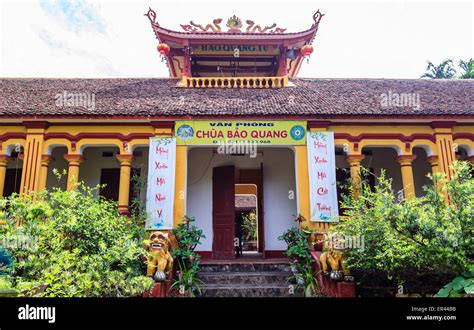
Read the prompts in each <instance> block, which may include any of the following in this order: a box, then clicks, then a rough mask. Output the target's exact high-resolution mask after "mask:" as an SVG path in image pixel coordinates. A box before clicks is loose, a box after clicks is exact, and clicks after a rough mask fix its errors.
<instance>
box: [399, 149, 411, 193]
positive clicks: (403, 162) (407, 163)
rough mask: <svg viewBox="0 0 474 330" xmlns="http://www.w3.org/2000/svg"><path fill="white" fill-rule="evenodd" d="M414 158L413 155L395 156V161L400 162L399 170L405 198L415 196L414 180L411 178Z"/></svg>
mask: <svg viewBox="0 0 474 330" xmlns="http://www.w3.org/2000/svg"><path fill="white" fill-rule="evenodd" d="M415 159H416V156H415V155H401V156H398V157H397V162H398V163H400V171H401V173H402V183H403V195H404V196H405V198H411V197H414V196H415V181H414V180H413V167H412V164H413V161H414V160H415Z"/></svg>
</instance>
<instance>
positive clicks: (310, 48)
mask: <svg viewBox="0 0 474 330" xmlns="http://www.w3.org/2000/svg"><path fill="white" fill-rule="evenodd" d="M312 53H313V46H311V45H304V46H303V47H302V48H301V55H303V56H304V57H306V58H307V60H308V62H309V57H310V56H311V54H312Z"/></svg>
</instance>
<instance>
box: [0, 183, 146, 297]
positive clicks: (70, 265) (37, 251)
mask: <svg viewBox="0 0 474 330" xmlns="http://www.w3.org/2000/svg"><path fill="white" fill-rule="evenodd" d="M0 210H1V211H2V213H1V214H2V217H3V219H4V220H6V225H5V232H4V233H3V234H2V235H3V239H5V240H6V241H7V242H14V243H15V244H10V245H11V246H8V250H9V252H10V253H11V256H12V258H13V261H14V262H13V267H12V272H11V275H12V278H13V282H14V284H15V285H16V287H18V288H19V289H20V290H22V291H23V292H24V294H25V295H28V296H31V295H35V296H47V297H73V296H76V297H94V296H107V297H109V296H136V295H141V294H142V293H143V292H144V291H146V290H148V289H149V287H150V286H151V284H152V280H151V279H149V278H147V277H146V276H143V274H144V273H145V271H144V269H145V267H146V265H145V262H144V261H143V256H144V255H145V254H146V253H147V251H146V250H145V248H144V245H143V239H144V233H145V230H144V226H142V224H141V222H142V220H141V219H136V218H128V217H125V216H121V215H119V213H118V209H117V205H116V203H115V202H111V201H108V200H106V199H104V198H103V197H101V196H96V194H94V190H93V189H91V188H88V187H86V186H84V185H83V184H80V185H79V187H78V189H77V190H73V191H61V190H59V189H54V190H52V191H45V192H42V193H32V194H28V195H23V196H19V195H13V196H11V197H9V198H3V199H0Z"/></svg>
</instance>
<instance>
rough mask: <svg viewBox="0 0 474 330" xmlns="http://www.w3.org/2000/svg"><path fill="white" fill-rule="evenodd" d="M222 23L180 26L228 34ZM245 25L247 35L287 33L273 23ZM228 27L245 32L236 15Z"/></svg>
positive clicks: (248, 22) (190, 30) (191, 23)
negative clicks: (262, 25)
mask: <svg viewBox="0 0 474 330" xmlns="http://www.w3.org/2000/svg"><path fill="white" fill-rule="evenodd" d="M150 10H151V9H150ZM153 13H154V12H153ZM315 15H316V14H315ZM155 16H156V14H155ZM153 17H154V16H152V18H153ZM148 18H150V16H148ZM150 20H151V19H150ZM221 23H222V18H216V19H214V20H213V21H212V23H209V24H207V25H206V26H203V25H201V24H196V23H194V22H193V21H190V22H189V24H180V25H181V28H182V29H183V30H184V31H185V32H212V33H219V32H226V31H222V28H221V26H220V24H221ZM245 23H246V24H247V27H246V28H245V30H244V31H245V32H246V33H277V34H278V33H284V32H285V31H286V29H282V28H279V27H277V24H276V23H273V24H272V25H269V26H265V27H263V28H262V27H261V26H260V25H258V24H255V22H254V21H251V20H246V21H245ZM226 26H227V27H228V28H229V30H227V32H228V33H242V32H244V31H242V29H243V24H242V20H241V19H240V18H239V17H237V16H235V15H233V16H232V17H229V19H228V20H227V22H226Z"/></svg>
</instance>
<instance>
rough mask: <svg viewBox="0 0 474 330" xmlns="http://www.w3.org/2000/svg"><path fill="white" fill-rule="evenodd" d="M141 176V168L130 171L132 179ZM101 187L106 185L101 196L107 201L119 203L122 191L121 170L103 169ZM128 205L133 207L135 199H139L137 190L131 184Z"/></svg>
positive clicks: (101, 191) (131, 183)
mask: <svg viewBox="0 0 474 330" xmlns="http://www.w3.org/2000/svg"><path fill="white" fill-rule="evenodd" d="M135 175H136V176H140V169H139V168H132V169H131V171H130V178H133V177H134V176H135ZM100 185H101V186H102V185H105V187H103V188H102V189H101V190H100V195H101V196H104V197H105V198H107V199H110V200H113V201H118V196H119V189H120V168H103V169H101V171H100ZM128 196H129V197H128V205H131V203H132V200H133V198H136V197H139V195H138V193H137V190H136V189H135V187H134V186H133V182H130V191H129V195H128Z"/></svg>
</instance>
